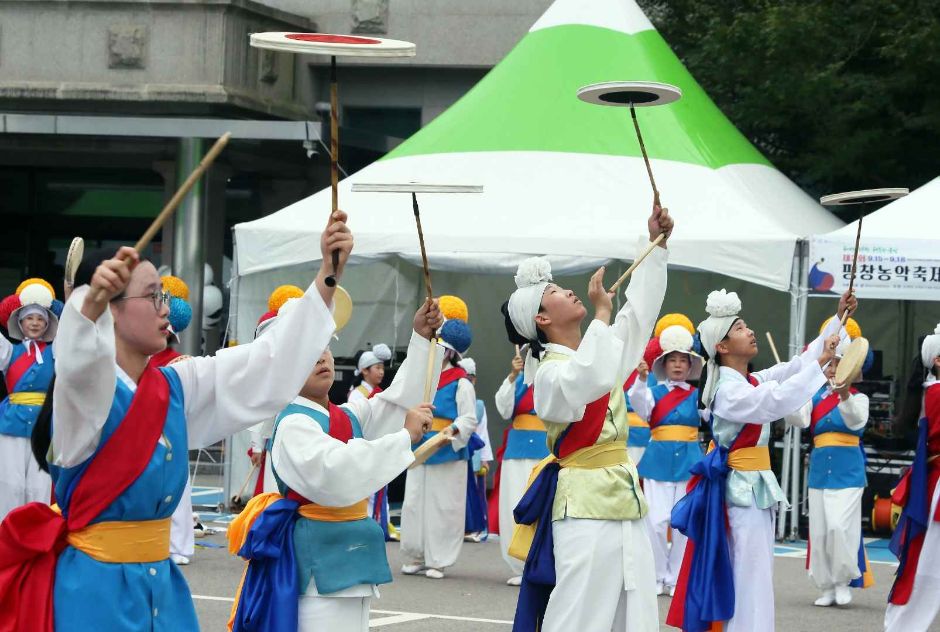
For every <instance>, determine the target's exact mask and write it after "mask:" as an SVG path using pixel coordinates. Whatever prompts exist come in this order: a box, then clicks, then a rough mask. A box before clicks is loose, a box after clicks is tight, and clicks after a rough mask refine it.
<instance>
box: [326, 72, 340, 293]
mask: <svg viewBox="0 0 940 632" xmlns="http://www.w3.org/2000/svg"><path fill="white" fill-rule="evenodd" d="M337 84H338V82H337V80H336V56H335V55H333V56H331V57H330V191H331V193H332V198H333V210H332V213H331V214H330V218H332V217H333V214H335V213H336V211H337V210H339V87H338V85H337ZM330 223H331V224H332V223H333V220H332V219H330ZM332 256H333V274H331V275H329V276H328V277H326V279H325V280H324V282H325V283H326V285H327V287H334V286H336V269H337V268H338V267H339V250H334V251H333V255H332Z"/></svg>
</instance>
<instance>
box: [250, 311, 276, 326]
mask: <svg viewBox="0 0 940 632" xmlns="http://www.w3.org/2000/svg"><path fill="white" fill-rule="evenodd" d="M275 316H277V310H276V309H272V310H270V311H267V312H265V313H263V314H262V315H261V318H259V319H258V325H260V324H261V323H263V322H264V321H266V320H270V319H271V318H274V317H275ZM258 325H255V327H257V326H258Z"/></svg>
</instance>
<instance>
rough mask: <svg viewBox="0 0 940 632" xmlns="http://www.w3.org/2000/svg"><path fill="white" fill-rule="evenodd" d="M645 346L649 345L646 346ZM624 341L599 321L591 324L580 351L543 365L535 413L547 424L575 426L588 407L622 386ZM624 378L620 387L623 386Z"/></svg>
mask: <svg viewBox="0 0 940 632" xmlns="http://www.w3.org/2000/svg"><path fill="white" fill-rule="evenodd" d="M644 344H645V343H644ZM622 351H623V342H622V341H621V340H620V339H619V338H617V336H615V335H614V333H613V330H612V328H611V327H608V326H607V325H605V324H604V323H602V322H601V321H599V320H592V321H591V324H590V325H588V328H587V331H586V332H584V337H583V338H582V339H581V344H580V345H578V349H577V351H575V353H574V355H573V356H571V359H569V360H567V361H563V360H557V361H556V360H552V361H549V362H542V363H540V364H539V368H538V371H537V372H536V373H535V412H536V414H537V415H538V416H539V417H540V418H541V419H543V420H545V421H552V422H555V423H572V422H575V421H578V420H580V419H581V417H583V416H584V408H585V407H586V406H587V405H588V404H590V403H591V402H593V401H595V400H596V399H598V398H600V397H603V396H604V395H606V394H607V393H609V392H611V391H612V390H613V389H614V386H616V385H617V384H618V380H617V378H618V376H617V373H616V371H615V370H614V367H616V366H618V364H619V363H620V360H621V356H622ZM623 382H624V380H623V379H621V380H620V381H619V384H621V385H622V384H623Z"/></svg>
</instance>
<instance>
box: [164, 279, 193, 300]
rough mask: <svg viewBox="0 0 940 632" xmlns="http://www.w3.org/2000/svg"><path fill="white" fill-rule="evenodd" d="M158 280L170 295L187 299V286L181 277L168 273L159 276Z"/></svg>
mask: <svg viewBox="0 0 940 632" xmlns="http://www.w3.org/2000/svg"><path fill="white" fill-rule="evenodd" d="M160 281H162V282H163V291H164V292H169V293H170V296H175V297H176V298H181V299H183V300H184V301H188V300H189V286H188V285H186V281H184V280H183V279H181V278H179V277H175V276H173V275H171V274H168V275H166V276H162V277H160Z"/></svg>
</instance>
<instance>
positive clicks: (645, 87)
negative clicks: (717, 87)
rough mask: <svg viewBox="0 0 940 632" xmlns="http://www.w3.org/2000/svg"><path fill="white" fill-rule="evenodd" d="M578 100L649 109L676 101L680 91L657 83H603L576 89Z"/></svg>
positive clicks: (680, 93)
mask: <svg viewBox="0 0 940 632" xmlns="http://www.w3.org/2000/svg"><path fill="white" fill-rule="evenodd" d="M578 98H579V99H581V100H582V101H584V102H585V103H592V104H594V105H610V106H614V107H629V106H631V105H633V106H635V107H650V106H654V105H667V104H669V103H674V102H676V101H678V100H679V99H681V98H682V90H680V89H679V88H678V87H677V86H674V85H671V84H668V83H659V82H657V81H605V82H603V83H593V84H591V85H589V86H584V87H582V88H578Z"/></svg>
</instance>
